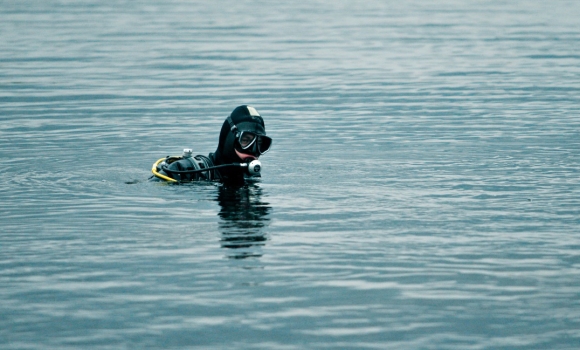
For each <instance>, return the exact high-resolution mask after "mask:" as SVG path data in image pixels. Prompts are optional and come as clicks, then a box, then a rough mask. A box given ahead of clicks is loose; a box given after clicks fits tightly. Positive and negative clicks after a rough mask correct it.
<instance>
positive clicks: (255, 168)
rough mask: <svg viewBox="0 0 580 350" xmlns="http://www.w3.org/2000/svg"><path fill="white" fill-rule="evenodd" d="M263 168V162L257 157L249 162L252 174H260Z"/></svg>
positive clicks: (249, 170) (249, 171)
mask: <svg viewBox="0 0 580 350" xmlns="http://www.w3.org/2000/svg"><path fill="white" fill-rule="evenodd" d="M261 170H262V163H260V161H259V160H257V159H255V160H253V161H251V162H250V163H249V164H248V173H249V174H250V175H260V171H261Z"/></svg>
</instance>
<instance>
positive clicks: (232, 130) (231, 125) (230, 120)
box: [227, 116, 238, 134]
mask: <svg viewBox="0 0 580 350" xmlns="http://www.w3.org/2000/svg"><path fill="white" fill-rule="evenodd" d="M227 120H228V123H229V124H230V131H231V132H233V133H234V134H235V132H236V130H238V127H237V126H236V124H234V121H233V120H232V117H231V116H228V119H227Z"/></svg>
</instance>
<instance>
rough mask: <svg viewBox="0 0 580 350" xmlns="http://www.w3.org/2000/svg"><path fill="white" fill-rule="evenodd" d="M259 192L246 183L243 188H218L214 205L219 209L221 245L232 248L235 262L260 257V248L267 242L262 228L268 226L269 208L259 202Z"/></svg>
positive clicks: (258, 188)
mask: <svg viewBox="0 0 580 350" xmlns="http://www.w3.org/2000/svg"><path fill="white" fill-rule="evenodd" d="M261 196H262V189H261V188H260V187H258V186H257V185H256V184H252V183H249V184H247V185H246V186H243V187H229V186H220V187H218V196H217V199H216V200H217V202H218V203H219V205H220V206H221V210H220V212H219V214H218V215H219V217H220V218H221V219H222V222H221V223H220V230H221V232H222V239H221V245H222V247H224V248H229V249H234V250H235V251H234V252H233V254H232V255H228V257H230V258H234V259H244V258H247V257H260V256H262V252H261V250H260V247H261V246H263V245H264V244H265V242H266V240H267V237H266V233H265V232H264V228H265V227H266V226H267V225H268V221H269V220H270V219H269V218H268V214H269V212H270V209H271V207H269V206H268V203H264V202H262V201H261Z"/></svg>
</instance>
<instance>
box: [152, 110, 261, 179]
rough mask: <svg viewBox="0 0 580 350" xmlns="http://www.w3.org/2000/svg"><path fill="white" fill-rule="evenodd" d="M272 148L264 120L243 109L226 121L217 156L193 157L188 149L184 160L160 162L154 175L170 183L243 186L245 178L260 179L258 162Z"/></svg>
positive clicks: (174, 158) (175, 158) (154, 165)
mask: <svg viewBox="0 0 580 350" xmlns="http://www.w3.org/2000/svg"><path fill="white" fill-rule="evenodd" d="M271 145H272V139H271V138H270V137H268V136H266V127H265V125H264V119H263V118H262V117H261V116H260V114H259V113H258V111H256V109H255V108H253V107H250V106H246V105H243V106H239V107H237V108H236V109H234V110H233V112H232V113H231V114H230V115H229V116H228V117H227V119H226V120H225V121H224V123H223V125H222V129H221V132H220V136H219V144H218V147H217V149H216V151H215V152H214V153H210V154H209V155H208V156H207V157H206V156H203V155H197V156H193V154H192V151H191V150H190V149H185V150H184V153H183V156H181V157H177V156H173V157H167V158H162V159H159V160H158V161H157V162H155V163H154V164H153V168H152V169H151V171H152V172H153V176H154V177H156V178H158V179H162V180H165V181H168V182H188V181H196V180H210V181H221V182H226V183H237V184H242V183H244V179H245V178H248V177H255V176H259V175H260V168H261V164H260V161H259V160H258V158H259V157H260V156H261V155H262V154H264V153H266V152H268V150H270V146H271Z"/></svg>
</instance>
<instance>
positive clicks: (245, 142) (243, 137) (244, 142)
mask: <svg viewBox="0 0 580 350" xmlns="http://www.w3.org/2000/svg"><path fill="white" fill-rule="evenodd" d="M255 141H256V134H254V133H251V132H247V131H243V132H242V133H241V134H240V137H239V138H238V142H239V143H240V147H242V149H248V148H250V147H251V146H252V145H253V144H254V142H255Z"/></svg>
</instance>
